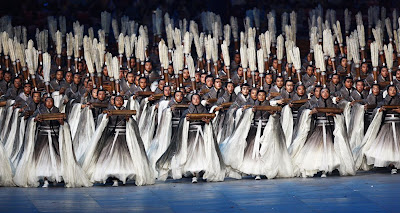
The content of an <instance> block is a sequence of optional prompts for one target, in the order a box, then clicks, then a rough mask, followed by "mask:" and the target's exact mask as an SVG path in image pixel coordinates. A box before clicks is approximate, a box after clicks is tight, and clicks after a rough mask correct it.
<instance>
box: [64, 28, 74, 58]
mask: <svg viewBox="0 0 400 213" xmlns="http://www.w3.org/2000/svg"><path fill="white" fill-rule="evenodd" d="M66 41H67V56H68V57H71V56H72V54H73V52H74V44H75V40H74V36H73V35H72V33H67V37H66Z"/></svg>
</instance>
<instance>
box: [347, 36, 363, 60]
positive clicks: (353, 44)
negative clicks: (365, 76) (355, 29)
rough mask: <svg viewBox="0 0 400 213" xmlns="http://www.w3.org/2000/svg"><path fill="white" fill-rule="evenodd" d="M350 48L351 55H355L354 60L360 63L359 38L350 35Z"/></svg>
mask: <svg viewBox="0 0 400 213" xmlns="http://www.w3.org/2000/svg"><path fill="white" fill-rule="evenodd" d="M348 48H349V51H350V52H351V56H352V57H353V62H354V63H355V64H360V54H359V49H358V45H357V38H353V37H350V39H349V44H348Z"/></svg>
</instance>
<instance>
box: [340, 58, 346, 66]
mask: <svg viewBox="0 0 400 213" xmlns="http://www.w3.org/2000/svg"><path fill="white" fill-rule="evenodd" d="M340 65H342V67H346V66H347V58H342V60H341V61H340Z"/></svg>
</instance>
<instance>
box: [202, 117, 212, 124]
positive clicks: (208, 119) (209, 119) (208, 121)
mask: <svg viewBox="0 0 400 213" xmlns="http://www.w3.org/2000/svg"><path fill="white" fill-rule="evenodd" d="M201 120H202V121H204V122H205V123H206V124H209V123H210V121H211V118H202V119H201Z"/></svg>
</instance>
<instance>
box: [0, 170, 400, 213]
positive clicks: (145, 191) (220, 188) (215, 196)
mask: <svg viewBox="0 0 400 213" xmlns="http://www.w3.org/2000/svg"><path fill="white" fill-rule="evenodd" d="M0 212H19V213H20V212H163V213H164V212H296V213H297V212H323V213H326V212H400V174H397V175H390V172H389V171H388V170H385V171H373V172H358V173H357V176H354V177H339V176H328V177H327V178H324V179H323V178H320V177H315V178H307V179H303V178H291V179H274V180H266V179H262V180H259V181H256V180H254V179H252V178H251V179H250V178H245V179H243V180H233V179H227V180H226V181H225V182H219V183H207V182H202V181H199V183H197V184H192V183H191V179H189V178H185V179H182V180H168V181H167V182H159V181H157V182H156V184H155V185H152V186H141V187H137V186H135V185H134V184H133V183H128V184H127V185H125V186H122V185H120V186H119V187H111V184H108V185H105V186H103V185H97V186H95V187H91V188H73V189H69V188H63V187H62V185H57V186H50V188H47V189H44V188H17V187H14V188H0Z"/></svg>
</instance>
